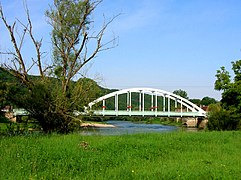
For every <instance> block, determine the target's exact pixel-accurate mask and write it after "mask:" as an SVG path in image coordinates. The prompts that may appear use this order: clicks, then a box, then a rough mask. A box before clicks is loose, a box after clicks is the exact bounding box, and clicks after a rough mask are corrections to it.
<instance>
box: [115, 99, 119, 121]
mask: <svg viewBox="0 0 241 180" xmlns="http://www.w3.org/2000/svg"><path fill="white" fill-rule="evenodd" d="M118 104H119V103H118V94H116V95H115V112H116V116H118Z"/></svg>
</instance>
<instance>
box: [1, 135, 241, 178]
mask: <svg viewBox="0 0 241 180" xmlns="http://www.w3.org/2000/svg"><path fill="white" fill-rule="evenodd" d="M0 154H1V156H0V177H1V178H0V179H240V177H241V170H240V167H241V132H240V131H239V132H198V133H191V132H173V133H162V134H136V135H122V136H81V135H79V134H70V135H51V136H43V135H40V136H34V135H32V136H15V137H0Z"/></svg>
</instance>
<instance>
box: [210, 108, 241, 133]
mask: <svg viewBox="0 0 241 180" xmlns="http://www.w3.org/2000/svg"><path fill="white" fill-rule="evenodd" d="M240 122H241V121H240V117H239V116H237V115H235V114H233V113H232V112H231V111H230V110H225V109H223V108H222V107H221V105H220V104H212V105H210V106H209V114H208V124H207V128H208V129H209V130H218V131H221V130H239V129H241V126H240V125H241V124H240Z"/></svg>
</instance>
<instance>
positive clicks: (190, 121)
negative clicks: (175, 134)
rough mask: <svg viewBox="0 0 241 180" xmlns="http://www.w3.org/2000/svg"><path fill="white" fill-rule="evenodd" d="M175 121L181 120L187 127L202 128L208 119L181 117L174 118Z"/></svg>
mask: <svg viewBox="0 0 241 180" xmlns="http://www.w3.org/2000/svg"><path fill="white" fill-rule="evenodd" d="M176 121H177V122H180V121H181V122H182V124H183V125H186V126H187V127H196V128H201V129H204V128H205V127H206V125H207V122H208V119H206V118H200V117H185V118H184V117H182V118H176Z"/></svg>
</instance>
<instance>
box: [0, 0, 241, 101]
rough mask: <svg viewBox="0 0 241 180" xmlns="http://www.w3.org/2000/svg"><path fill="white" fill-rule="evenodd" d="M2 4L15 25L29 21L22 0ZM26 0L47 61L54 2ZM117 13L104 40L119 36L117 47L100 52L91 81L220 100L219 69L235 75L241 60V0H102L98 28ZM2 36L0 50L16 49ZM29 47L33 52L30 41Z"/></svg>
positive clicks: (3, 33)
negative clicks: (217, 87)
mask: <svg viewBox="0 0 241 180" xmlns="http://www.w3.org/2000/svg"><path fill="white" fill-rule="evenodd" d="M0 2H1V4H2V6H3V9H4V12H5V16H6V17H7V19H8V20H9V21H10V22H11V21H12V22H13V20H14V19H15V18H16V17H18V18H19V19H21V20H22V21H24V19H25V18H24V17H25V16H24V15H25V14H24V10H23V5H22V4H23V3H22V0H11V1H9V0H0ZM27 2H28V7H29V10H30V14H31V18H32V21H33V26H34V32H36V34H35V35H36V37H38V38H41V37H43V49H44V50H46V52H48V53H47V54H46V57H45V61H46V62H47V61H48V59H51V52H50V49H51V42H50V35H49V34H50V32H51V27H50V26H49V25H48V24H47V23H46V17H45V16H44V12H45V11H46V9H48V8H49V5H50V4H51V3H52V0H28V1H27ZM117 14H120V15H119V16H118V17H117V18H116V19H115V20H114V21H113V22H112V23H111V24H110V25H109V27H108V30H107V31H106V33H105V39H104V40H105V41H108V40H110V39H111V38H112V37H113V35H114V36H116V37H118V46H117V47H115V48H113V49H111V50H108V51H103V52H101V53H100V54H98V56H97V57H96V58H95V59H94V61H93V62H92V63H91V64H90V65H89V66H88V68H87V69H88V72H87V76H88V77H91V78H96V79H99V81H98V82H99V83H100V85H101V86H103V87H106V88H115V89H125V88H132V87H150V88H157V89H162V90H165V91H169V92H173V91H174V90H177V89H182V90H185V91H186V92H187V93H188V96H189V98H191V99H193V98H199V99H202V98H203V97H205V96H209V97H213V98H215V99H217V100H220V98H221V92H219V91H216V90H214V83H215V80H216V77H215V74H216V71H217V70H218V69H220V67H221V66H225V67H226V68H227V70H228V71H231V62H232V61H235V60H239V59H240V57H241V51H240V49H241V43H240V42H241V1H240V0H114V1H113V0H103V2H102V3H101V4H100V5H99V6H98V7H97V9H96V11H95V13H94V14H93V15H92V18H93V20H94V21H95V26H94V28H98V27H99V26H100V25H101V24H102V23H103V21H104V17H105V18H106V19H107V20H108V19H110V18H112V17H113V16H115V15H117ZM0 33H1V35H0V51H1V50H6V49H9V48H10V49H11V47H10V43H9V40H8V38H9V37H8V34H7V32H6V31H5V29H4V27H3V24H2V23H0ZM25 46H26V49H27V50H26V51H25V53H26V54H27V55H29V54H31V52H32V51H31V48H30V47H29V46H30V45H29V44H28V42H25ZM0 60H1V61H4V60H5V58H4V57H0ZM33 73H34V72H33Z"/></svg>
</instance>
